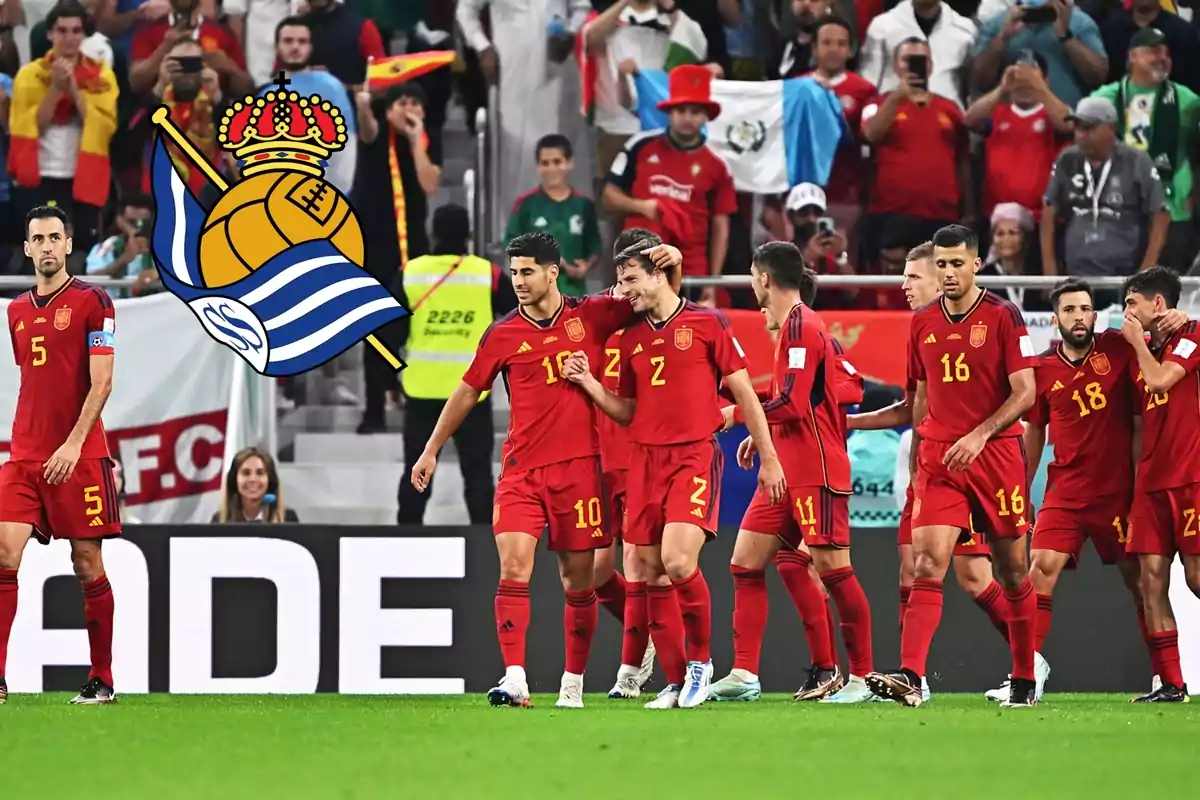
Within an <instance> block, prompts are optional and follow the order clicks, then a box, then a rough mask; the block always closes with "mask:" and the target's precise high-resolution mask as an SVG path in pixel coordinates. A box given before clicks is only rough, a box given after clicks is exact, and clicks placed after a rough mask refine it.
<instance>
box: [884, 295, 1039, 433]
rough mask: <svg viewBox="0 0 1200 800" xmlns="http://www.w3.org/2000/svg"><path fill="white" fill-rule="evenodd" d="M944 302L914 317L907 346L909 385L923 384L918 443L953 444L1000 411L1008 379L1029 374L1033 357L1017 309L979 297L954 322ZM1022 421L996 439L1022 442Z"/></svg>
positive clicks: (995, 299)
mask: <svg viewBox="0 0 1200 800" xmlns="http://www.w3.org/2000/svg"><path fill="white" fill-rule="evenodd" d="M945 302H946V300H945V298H944V297H939V298H938V299H937V300H935V301H934V302H932V303H930V304H929V305H927V306H925V307H924V308H922V309H921V310H919V311H917V312H916V313H914V314H913V319H912V328H911V330H912V334H911V336H910V338H909V343H908V380H909V385H910V386H913V387H915V386H916V384H917V383H918V382H920V381H925V399H926V408H927V413H926V414H925V419H924V420H922V421H921V424H920V425H919V426H918V427H917V433H919V434H920V435H921V437H922V438H925V439H928V440H930V441H933V442H950V443H953V442H957V441H958V440H959V439H961V438H962V437H964V436H966V435H967V434H968V433H970V432H971V431H973V430H975V428H977V427H978V426H979V425H980V424H981V423H982V422H983V421H984V420H986V419H987V418H988V417H990V416H991V415H992V414H994V413H996V411H997V410H999V408H1000V406H1002V405H1004V401H1006V400H1007V399H1008V396H1009V394H1010V393H1011V389H1010V387H1009V383H1008V376H1009V375H1012V374H1013V373H1015V372H1018V371H1020V370H1023V369H1033V368H1034V367H1035V366H1036V365H1037V357H1036V356H1035V355H1034V352H1033V341H1032V340H1031V339H1030V338H1029V332H1028V331H1027V330H1026V329H1025V319H1024V317H1022V316H1021V311H1020V309H1018V308H1017V307H1016V306H1015V305H1013V304H1012V303H1010V302H1009V301H1008V300H1005V299H1004V298H1003V297H1000V296H999V295H997V294H992V293H991V292H989V291H988V290H987V289H982V290H980V292H979V297H978V298H976V300H975V305H974V306H972V307H971V310H970V311H968V312H967V313H966V314H961V315H958V319H955V318H954V317H952V316H951V315H950V312H949V311H947V310H946V305H945ZM1023 430H1024V429H1023V428H1022V426H1021V423H1020V421H1016V422H1014V423H1013V424H1012V425H1010V426H1008V428H1007V429H1005V430H1004V431H1003V432H1001V433H999V434H998V436H1020V435H1021V433H1022V431H1023Z"/></svg>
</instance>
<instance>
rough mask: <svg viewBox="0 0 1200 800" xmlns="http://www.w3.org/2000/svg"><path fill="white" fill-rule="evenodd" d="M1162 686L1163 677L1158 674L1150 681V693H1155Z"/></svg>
mask: <svg viewBox="0 0 1200 800" xmlns="http://www.w3.org/2000/svg"><path fill="white" fill-rule="evenodd" d="M1161 688H1162V678H1161V677H1159V676H1158V675H1155V676H1154V680H1152V681H1150V694H1154V693H1155V692H1157V691H1158V690H1159V689H1161Z"/></svg>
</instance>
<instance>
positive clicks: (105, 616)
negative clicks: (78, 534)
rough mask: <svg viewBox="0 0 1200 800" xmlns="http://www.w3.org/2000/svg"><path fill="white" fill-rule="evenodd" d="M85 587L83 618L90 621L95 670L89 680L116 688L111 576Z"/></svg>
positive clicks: (89, 628)
mask: <svg viewBox="0 0 1200 800" xmlns="http://www.w3.org/2000/svg"><path fill="white" fill-rule="evenodd" d="M82 586H83V617H84V620H85V621H86V622H87V633H88V646H89V648H90V649H91V654H92V671H91V672H90V673H88V679H89V680H90V679H91V678H99V679H100V680H102V681H104V682H105V683H106V684H108V685H109V686H112V685H113V675H112V640H113V593H112V587H111V586H109V585H108V576H107V575H101V576H100V577H99V578H96V580H94V581H91V582H90V583H85V584H82Z"/></svg>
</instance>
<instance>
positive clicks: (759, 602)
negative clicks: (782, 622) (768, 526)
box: [729, 564, 768, 675]
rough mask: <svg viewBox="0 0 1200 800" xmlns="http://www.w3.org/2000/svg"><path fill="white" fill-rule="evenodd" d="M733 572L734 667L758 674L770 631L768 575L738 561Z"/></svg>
mask: <svg viewBox="0 0 1200 800" xmlns="http://www.w3.org/2000/svg"><path fill="white" fill-rule="evenodd" d="M729 571H730V572H731V573H733V668H734V669H744V670H746V671H747V672H751V673H753V674H755V675H757V674H758V659H759V656H760V655H761V654H762V642H763V636H764V635H765V634H766V632H767V608H768V605H767V576H766V573H764V572H763V571H762V570H757V569H746V568H744V567H739V566H737V565H736V564H731V565H730V566H729Z"/></svg>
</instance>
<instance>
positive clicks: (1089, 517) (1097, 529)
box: [1031, 498, 1130, 569]
mask: <svg viewBox="0 0 1200 800" xmlns="http://www.w3.org/2000/svg"><path fill="white" fill-rule="evenodd" d="M1129 505H1130V501H1129V498H1122V499H1119V500H1117V501H1116V502H1111V501H1110V500H1109V499H1108V498H1096V503H1095V504H1094V505H1091V506H1088V507H1086V508H1081V509H1078V510H1069V509H1065V508H1046V507H1045V505H1043V506H1042V508H1041V509H1040V510H1039V511H1038V516H1037V521H1036V522H1035V523H1034V526H1033V542H1032V544H1031V547H1032V549H1034V550H1053V551H1054V552H1056V553H1067V554H1068V555H1070V556H1071V559H1070V561H1068V562H1067V569H1075V568H1076V567H1078V566H1079V559H1080V557H1081V556H1082V555H1083V546H1084V545H1085V544H1086V543H1087V541H1088V540H1089V539H1091V540H1092V546H1093V547H1095V548H1096V555H1098V556H1100V561H1101V563H1103V564H1106V565H1108V566H1111V565H1113V564H1116V563H1117V562H1118V561H1120V560H1121V559H1122V558H1125V556H1126V553H1125V546H1126V544H1127V543H1128V542H1129Z"/></svg>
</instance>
